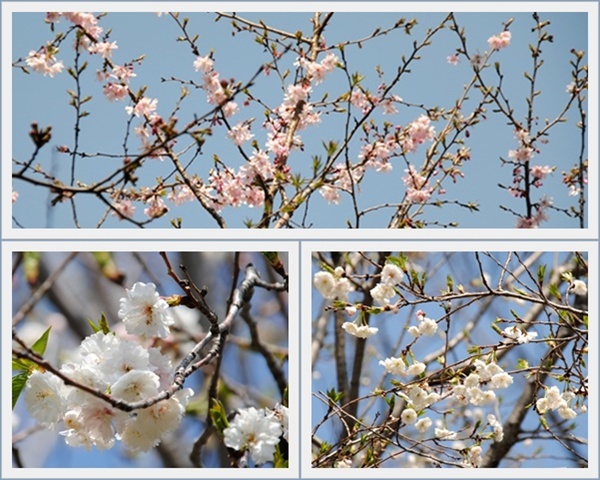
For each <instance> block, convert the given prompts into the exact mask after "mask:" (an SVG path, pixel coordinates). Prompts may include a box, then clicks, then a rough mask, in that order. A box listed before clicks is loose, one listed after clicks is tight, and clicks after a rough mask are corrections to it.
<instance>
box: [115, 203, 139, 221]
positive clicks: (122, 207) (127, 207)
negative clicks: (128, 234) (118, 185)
mask: <svg viewBox="0 0 600 480" xmlns="http://www.w3.org/2000/svg"><path fill="white" fill-rule="evenodd" d="M113 207H115V209H116V210H117V211H116V212H115V211H113V212H112V214H113V215H115V216H117V217H119V220H123V218H133V214H134V213H135V205H133V203H132V201H131V200H129V199H128V198H124V199H120V200H117V201H116V202H115V203H114V205H113Z"/></svg>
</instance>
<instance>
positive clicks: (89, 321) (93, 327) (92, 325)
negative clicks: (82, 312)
mask: <svg viewBox="0 0 600 480" xmlns="http://www.w3.org/2000/svg"><path fill="white" fill-rule="evenodd" d="M88 324H89V325H90V327H92V332H94V333H98V332H99V331H100V327H99V326H98V325H96V324H95V323H94V321H93V320H90V319H89V318H88Z"/></svg>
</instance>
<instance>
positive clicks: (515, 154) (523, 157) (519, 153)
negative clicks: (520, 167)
mask: <svg viewBox="0 0 600 480" xmlns="http://www.w3.org/2000/svg"><path fill="white" fill-rule="evenodd" d="M508 157H509V158H513V159H514V160H516V161H517V162H528V161H529V160H531V159H532V158H533V148H531V147H519V148H517V149H516V150H510V151H509V152H508Z"/></svg>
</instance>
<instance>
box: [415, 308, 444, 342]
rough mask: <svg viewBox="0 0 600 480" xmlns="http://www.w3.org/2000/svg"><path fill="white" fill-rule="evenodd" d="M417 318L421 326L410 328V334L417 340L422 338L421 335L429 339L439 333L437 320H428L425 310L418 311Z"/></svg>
mask: <svg viewBox="0 0 600 480" xmlns="http://www.w3.org/2000/svg"><path fill="white" fill-rule="evenodd" d="M415 316H416V317H417V321H418V322H419V325H411V326H410V327H409V328H408V333H409V334H410V335H412V336H413V337H415V338H418V337H420V336H421V335H425V336H427V337H431V336H432V335H434V334H435V332H437V329H438V325H437V323H436V322H435V320H432V319H431V318H427V317H426V316H425V312H424V311H423V310H418V311H417V313H416V314H415Z"/></svg>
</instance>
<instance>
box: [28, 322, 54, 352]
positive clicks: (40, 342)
mask: <svg viewBox="0 0 600 480" xmlns="http://www.w3.org/2000/svg"><path fill="white" fill-rule="evenodd" d="M51 329H52V327H48V328H47V329H46V331H45V332H44V333H42V336H41V337H40V338H38V339H37V340H36V342H35V343H34V344H33V346H32V347H31V349H32V350H33V351H34V352H35V353H37V354H38V355H39V356H40V357H43V356H44V352H45V351H46V347H47V346H48V335H50V330H51Z"/></svg>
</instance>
